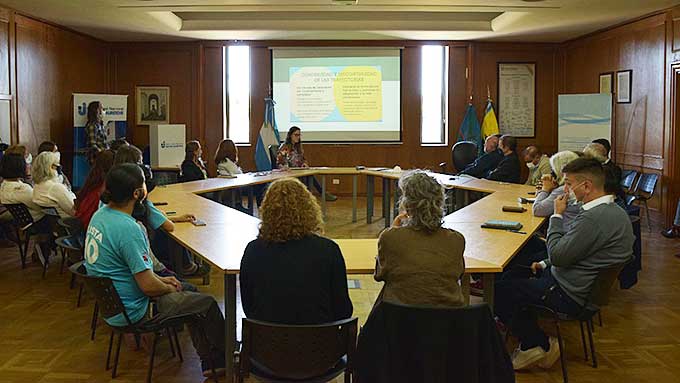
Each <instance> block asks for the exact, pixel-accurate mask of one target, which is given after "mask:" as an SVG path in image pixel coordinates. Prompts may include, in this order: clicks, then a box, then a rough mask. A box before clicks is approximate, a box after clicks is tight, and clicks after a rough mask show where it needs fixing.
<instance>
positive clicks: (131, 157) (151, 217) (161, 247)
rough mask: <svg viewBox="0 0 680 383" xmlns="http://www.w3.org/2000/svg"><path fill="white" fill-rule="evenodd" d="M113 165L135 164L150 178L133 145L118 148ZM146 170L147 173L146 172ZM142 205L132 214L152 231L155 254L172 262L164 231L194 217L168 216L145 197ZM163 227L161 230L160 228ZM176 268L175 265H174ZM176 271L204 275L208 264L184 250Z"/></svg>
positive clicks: (148, 184)
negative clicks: (197, 261) (195, 260)
mask: <svg viewBox="0 0 680 383" xmlns="http://www.w3.org/2000/svg"><path fill="white" fill-rule="evenodd" d="M113 164H114V165H119V164H135V165H137V166H139V167H140V168H141V169H142V171H143V172H145V176H146V177H145V178H147V179H151V178H152V175H151V171H150V170H149V169H148V167H146V166H144V165H143V164H142V151H141V150H139V148H137V147H136V146H134V145H123V146H121V147H119V148H118V151H116V155H115V157H114V159H113ZM146 172H148V174H147V173H146ZM146 185H147V187H148V188H149V189H150V190H149V193H150V192H151V191H152V190H153V187H154V182H153V181H151V182H146ZM143 202H144V204H143V205H138V206H137V208H136V209H135V211H134V212H133V216H134V217H135V218H136V219H137V220H139V221H141V222H142V223H143V224H144V225H145V226H146V227H147V228H148V229H149V230H150V231H151V232H152V233H151V234H152V235H151V248H152V249H153V250H154V252H155V253H156V254H159V255H160V256H161V257H162V262H164V263H168V264H172V261H173V260H172V259H168V256H169V254H170V248H169V246H170V243H169V241H170V239H169V238H168V236H167V234H165V232H171V231H174V230H175V224H174V222H191V221H193V220H194V219H195V217H194V216H193V214H183V215H180V216H174V217H172V218H168V217H166V216H165V214H163V212H162V211H160V210H158V208H157V207H156V206H154V204H153V203H152V202H151V201H149V200H148V199H145V200H144V201H143ZM160 229H163V230H160ZM174 269H176V267H174ZM175 271H178V272H179V273H180V274H181V275H182V276H185V277H187V276H195V275H196V276H198V275H205V274H206V273H207V272H209V266H208V265H207V264H205V266H203V267H201V266H199V265H198V264H197V263H196V262H194V260H193V259H192V257H191V255H190V254H189V253H188V252H187V251H186V250H185V251H184V252H183V257H182V270H175Z"/></svg>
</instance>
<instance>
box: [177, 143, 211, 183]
mask: <svg viewBox="0 0 680 383" xmlns="http://www.w3.org/2000/svg"><path fill="white" fill-rule="evenodd" d="M201 154H203V150H202V149H201V144H200V143H199V142H198V141H189V142H187V144H186V146H185V148H184V162H182V176H181V179H182V182H189V181H198V180H204V179H206V178H208V171H207V170H206V169H205V165H204V164H203V159H202V158H201Z"/></svg>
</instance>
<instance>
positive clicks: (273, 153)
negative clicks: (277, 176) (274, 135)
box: [267, 145, 279, 169]
mask: <svg viewBox="0 0 680 383" xmlns="http://www.w3.org/2000/svg"><path fill="white" fill-rule="evenodd" d="M267 150H269V158H270V159H271V161H272V169H276V168H278V166H277V164H276V157H277V154H278V152H279V147H278V146H276V145H269V146H268V147H267Z"/></svg>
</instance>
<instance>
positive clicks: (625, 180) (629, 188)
mask: <svg viewBox="0 0 680 383" xmlns="http://www.w3.org/2000/svg"><path fill="white" fill-rule="evenodd" d="M638 174H639V173H638V172H636V171H635V170H624V171H623V174H622V175H621V188H622V189H623V191H624V192H625V193H626V194H629V193H632V192H633V186H634V185H635V180H636V179H637V177H638Z"/></svg>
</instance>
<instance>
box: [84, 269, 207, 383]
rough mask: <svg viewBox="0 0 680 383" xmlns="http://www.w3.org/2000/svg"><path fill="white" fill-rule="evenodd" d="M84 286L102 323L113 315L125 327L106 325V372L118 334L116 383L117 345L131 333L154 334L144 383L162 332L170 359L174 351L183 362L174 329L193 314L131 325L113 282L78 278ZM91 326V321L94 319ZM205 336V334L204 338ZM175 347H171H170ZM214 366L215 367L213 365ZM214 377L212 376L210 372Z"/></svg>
mask: <svg viewBox="0 0 680 383" xmlns="http://www.w3.org/2000/svg"><path fill="white" fill-rule="evenodd" d="M79 276H80V277H81V278H82V279H83V281H84V283H85V287H86V288H87V289H88V291H90V293H92V294H93V295H94V297H95V299H96V300H97V306H98V309H99V311H101V314H102V316H103V317H104V319H107V318H112V317H114V316H116V315H121V314H122V315H123V317H124V318H125V321H126V322H127V325H125V326H121V327H117V326H111V325H108V326H109V327H110V328H111V337H110V338H109V350H108V352H107V354H106V369H107V370H108V369H109V368H111V367H110V361H111V349H112V347H113V337H114V335H115V334H118V343H117V346H116V354H115V356H114V360H113V369H112V370H111V378H112V379H115V377H116V371H117V370H118V356H119V354H120V344H121V342H122V340H123V334H125V333H132V334H134V335H135V336H136V337H138V336H141V334H154V337H153V343H152V346H151V355H150V357H149V369H148V371H147V375H146V381H147V383H150V382H151V375H152V373H153V361H154V357H155V355H156V344H157V343H158V337H159V336H160V335H161V334H162V333H163V332H165V333H166V334H167V337H168V341H169V342H170V350H171V351H172V356H175V349H176V350H177V356H178V357H179V360H180V362H181V361H183V360H184V359H183V358H182V351H181V349H180V344H179V339H178V337H177V331H176V327H177V326H182V325H184V324H185V323H187V322H190V321H192V320H194V319H195V315H194V314H181V315H175V316H171V317H164V316H162V315H155V316H153V317H151V318H149V319H142V320H140V321H138V322H137V323H132V321H131V320H130V318H129V317H128V315H127V312H126V311H125V306H123V302H121V300H120V296H119V295H118V292H117V291H116V288H115V287H114V285H113V281H112V280H111V279H110V278H105V277H94V276H91V275H87V274H82V275H79ZM93 322H94V319H93ZM203 335H204V336H205V334H203ZM173 343H174V344H173ZM212 364H213V366H214V363H212ZM213 375H215V374H214V372H213Z"/></svg>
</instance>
